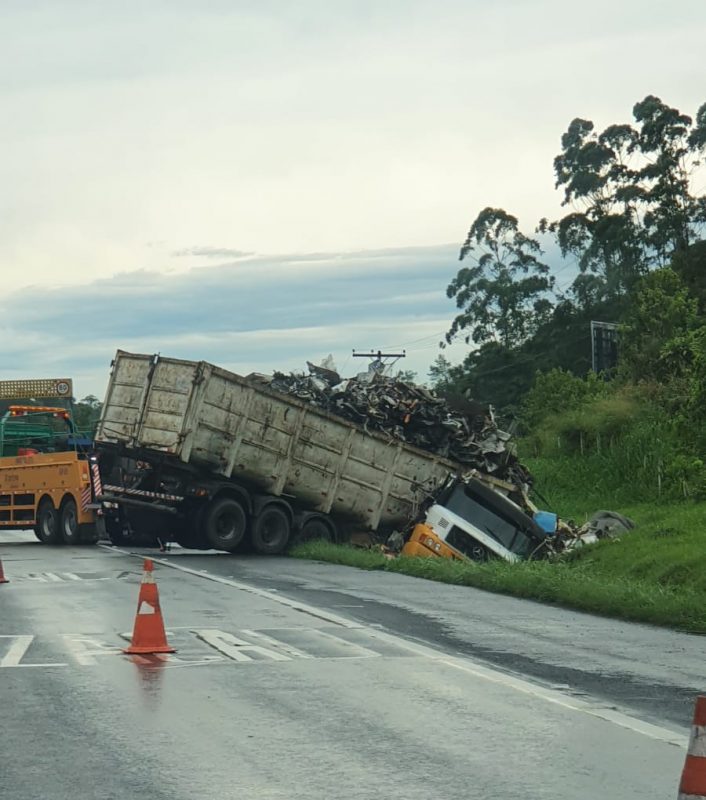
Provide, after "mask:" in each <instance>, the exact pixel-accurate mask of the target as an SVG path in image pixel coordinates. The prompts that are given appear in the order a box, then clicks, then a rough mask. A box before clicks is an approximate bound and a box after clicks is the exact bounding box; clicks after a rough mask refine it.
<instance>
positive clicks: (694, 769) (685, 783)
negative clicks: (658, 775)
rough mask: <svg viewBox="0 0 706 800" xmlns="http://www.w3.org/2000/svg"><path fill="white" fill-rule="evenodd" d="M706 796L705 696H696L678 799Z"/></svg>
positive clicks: (684, 799)
mask: <svg viewBox="0 0 706 800" xmlns="http://www.w3.org/2000/svg"><path fill="white" fill-rule="evenodd" d="M704 796H706V697H703V696H702V695H699V697H697V698H696V708H695V709H694V723H693V725H692V728H691V738H690V739H689V749H688V750H687V753H686V763H685V764H684V771H683V772H682V774H681V783H680V784H679V800H688V798H690V797H692V798H698V797H704Z"/></svg>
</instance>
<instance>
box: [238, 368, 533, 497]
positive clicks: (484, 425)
mask: <svg viewBox="0 0 706 800" xmlns="http://www.w3.org/2000/svg"><path fill="white" fill-rule="evenodd" d="M308 367H309V374H308V375H301V374H300V375H297V374H295V373H290V374H289V375H286V374H284V373H282V372H275V373H274V375H273V376H272V377H271V378H268V377H265V376H262V375H258V376H256V377H257V379H258V380H259V381H262V382H264V383H266V384H267V385H269V387H270V388H272V389H274V390H276V391H278V392H281V393H283V394H288V395H292V396H294V397H297V398H298V399H299V400H303V401H305V402H308V403H311V404H312V405H314V406H317V407H318V408H321V409H322V410H325V411H328V412H330V413H332V414H336V415H337V416H339V417H343V418H344V419H347V420H349V421H350V422H354V423H356V424H357V425H360V426H361V427H362V428H363V429H364V430H366V431H368V432H372V431H376V432H378V433H383V434H385V435H387V436H389V437H390V439H391V440H392V439H397V440H400V441H403V442H406V443H407V444H411V445H413V446H415V447H419V448H420V449H422V450H426V451H427V452H430V453H435V454H436V455H439V456H442V457H443V458H448V459H450V460H452V461H454V462H456V463H458V464H461V465H463V466H464V467H467V468H469V469H473V470H478V471H480V472H482V473H486V474H488V475H492V476H493V477H495V478H499V479H501V480H504V481H507V482H508V483H512V484H514V485H517V486H523V485H526V484H528V483H530V481H531V477H530V475H529V473H528V472H527V470H526V468H525V467H523V466H522V464H520V462H519V461H518V459H517V456H516V455H515V451H514V447H513V445H512V443H511V441H510V439H511V436H510V434H509V433H506V432H505V431H502V430H500V429H499V428H498V426H497V424H496V422H495V417H494V415H493V409H492V407H491V406H482V405H480V404H478V403H473V402H470V401H468V402H466V404H465V405H466V407H465V408H464V410H463V412H459V411H455V410H453V409H452V408H451V407H450V406H449V404H448V403H447V401H446V400H445V399H443V398H442V397H439V396H438V395H436V394H435V393H434V392H433V391H430V390H429V389H426V388H425V387H423V386H416V385H415V384H412V383H407V382H405V381H400V380H396V379H395V378H391V377H387V376H385V375H381V374H379V373H376V372H372V371H370V372H367V373H362V374H360V375H358V376H357V377H355V378H349V379H347V380H342V379H341V377H340V376H339V374H338V373H337V372H336V371H335V370H332V369H328V368H325V367H317V366H315V365H314V364H311V363H308ZM251 377H253V378H254V377H255V376H251Z"/></svg>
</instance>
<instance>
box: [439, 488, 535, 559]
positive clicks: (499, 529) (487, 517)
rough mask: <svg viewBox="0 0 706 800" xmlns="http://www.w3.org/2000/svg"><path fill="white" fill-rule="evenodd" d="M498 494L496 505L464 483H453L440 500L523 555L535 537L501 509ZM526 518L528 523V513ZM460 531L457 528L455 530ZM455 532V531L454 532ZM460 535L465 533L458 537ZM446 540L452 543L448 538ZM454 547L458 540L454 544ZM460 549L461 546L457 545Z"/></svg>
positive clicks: (528, 549)
mask: <svg viewBox="0 0 706 800" xmlns="http://www.w3.org/2000/svg"><path fill="white" fill-rule="evenodd" d="M501 502H502V501H501V500H500V498H499V501H498V504H497V506H495V505H491V504H490V503H489V502H487V501H484V500H482V499H481V498H480V497H477V496H475V495H474V494H472V493H470V492H469V491H468V490H467V487H464V486H457V487H456V488H455V490H454V491H453V492H451V494H450V496H449V497H448V498H447V500H446V501H445V502H444V505H445V506H446V508H448V509H449V511H452V512H453V513H454V514H457V515H458V516H459V517H462V518H463V519H465V520H467V521H468V522H469V523H470V524H471V525H473V526H474V527H476V528H478V529H479V530H481V531H483V533H486V534H488V535H489V536H492V537H493V538H494V539H495V540H496V541H497V542H499V543H500V544H501V545H502V546H503V547H505V548H506V549H507V550H509V551H510V552H512V553H516V554H517V555H519V556H522V557H525V556H528V555H529V554H530V552H531V551H532V550H533V549H534V547H535V546H536V545H537V543H538V540H537V538H535V537H534V536H532V535H528V533H530V534H531V532H526V531H525V530H523V529H522V527H521V526H520V525H519V524H518V523H517V522H516V521H514V520H512V518H511V515H510V514H507V513H504V509H502V508H501V507H500V504H501ZM527 522H528V523H529V524H531V520H530V519H529V517H528V518H527ZM459 534H460V532H459ZM457 535H458V534H457ZM461 538H462V539H463V538H465V537H461ZM449 544H453V543H452V542H449ZM455 546H456V547H458V544H456V545H455ZM459 549H461V550H462V551H464V550H465V548H463V547H459Z"/></svg>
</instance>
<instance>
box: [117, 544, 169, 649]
mask: <svg viewBox="0 0 706 800" xmlns="http://www.w3.org/2000/svg"><path fill="white" fill-rule="evenodd" d="M144 568H145V573H144V575H143V576H142V584H141V585H140V596H139V597H138V599H137V614H136V615H135V627H134V628H133V629H132V641H131V642H130V647H126V648H125V649H124V650H123V653H131V654H132V653H175V652H176V650H175V649H174V648H173V647H170V646H169V643H168V642H167V634H166V633H165V631H164V620H163V619H162V612H161V610H160V608H159V592H158V591H157V584H156V583H155V582H154V575H153V574H152V560H151V559H149V558H146V559H145V567H144Z"/></svg>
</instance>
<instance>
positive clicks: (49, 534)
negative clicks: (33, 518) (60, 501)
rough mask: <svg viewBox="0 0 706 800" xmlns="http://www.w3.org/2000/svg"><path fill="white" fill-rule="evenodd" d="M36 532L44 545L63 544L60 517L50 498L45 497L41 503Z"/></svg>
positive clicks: (38, 510) (38, 509)
mask: <svg viewBox="0 0 706 800" xmlns="http://www.w3.org/2000/svg"><path fill="white" fill-rule="evenodd" d="M34 532H35V534H36V536H37V539H39V541H40V542H41V543H42V544H61V542H62V538H61V529H60V527H59V515H58V514H57V511H56V508H55V507H54V503H53V502H52V500H51V499H50V498H49V497H44V498H42V499H41V500H40V501H39V506H38V507H37V524H36V526H35V528H34Z"/></svg>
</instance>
